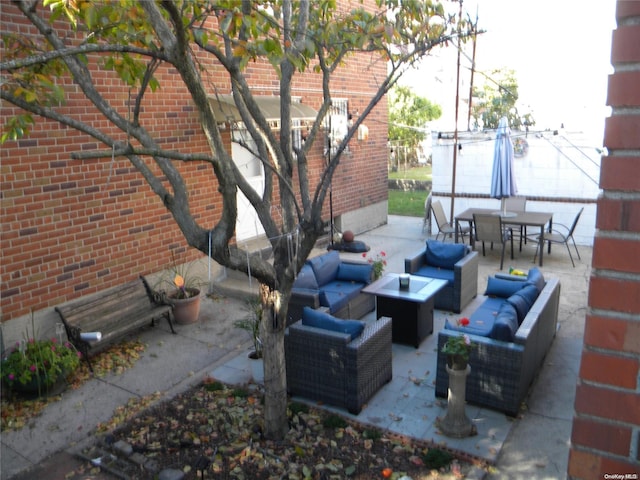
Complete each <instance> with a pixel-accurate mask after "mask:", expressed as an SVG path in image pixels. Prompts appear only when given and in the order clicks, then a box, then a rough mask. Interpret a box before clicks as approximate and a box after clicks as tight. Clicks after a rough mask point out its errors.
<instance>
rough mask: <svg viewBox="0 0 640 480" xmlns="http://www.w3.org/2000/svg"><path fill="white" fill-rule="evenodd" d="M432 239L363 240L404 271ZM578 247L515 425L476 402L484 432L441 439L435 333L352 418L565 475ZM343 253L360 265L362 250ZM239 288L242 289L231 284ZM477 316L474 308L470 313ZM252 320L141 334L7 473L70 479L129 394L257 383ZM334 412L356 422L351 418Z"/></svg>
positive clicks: (74, 395) (521, 469)
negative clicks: (131, 362)
mask: <svg viewBox="0 0 640 480" xmlns="http://www.w3.org/2000/svg"><path fill="white" fill-rule="evenodd" d="M426 238H428V235H427V233H426V232H423V231H422V219H419V218H415V217H398V216H390V217H389V219H388V224H387V225H384V226H382V227H379V228H376V229H375V230H372V231H371V232H367V233H364V234H361V235H358V236H357V240H361V241H364V242H365V243H367V244H368V245H369V246H370V247H371V250H370V251H369V256H375V255H376V254H377V253H379V252H381V251H384V252H385V254H386V259H387V267H386V271H387V272H402V271H403V267H404V258H405V257H406V256H407V255H408V254H410V253H413V252H415V251H417V250H420V249H422V248H424V247H423V246H424V240H425V239H426ZM579 249H580V254H581V256H582V259H581V260H580V261H577V262H576V267H575V268H573V267H572V266H571V262H570V260H569V257H568V254H567V252H566V250H563V249H562V248H561V247H559V246H556V247H554V250H553V251H552V253H551V255H545V264H544V266H543V267H542V270H543V273H544V275H546V276H547V275H548V276H552V275H553V276H559V277H560V278H561V284H562V290H561V298H560V314H559V319H558V321H559V325H560V329H559V331H558V334H557V336H556V339H555V341H554V343H553V345H552V347H551V350H550V352H549V354H548V356H547V358H546V359H545V362H544V365H543V368H542V369H541V371H540V374H539V377H538V378H537V379H536V380H535V383H534V385H533V388H532V389H531V393H530V396H529V397H528V399H527V401H526V407H525V408H524V409H523V410H522V411H521V414H520V415H519V416H518V418H515V419H514V418H510V417H507V416H505V415H503V414H501V413H499V412H495V411H492V410H487V409H482V408H478V407H474V406H471V405H467V410H466V411H467V415H468V416H469V418H471V419H472V420H473V421H474V423H475V424H476V426H477V428H478V435H477V436H474V437H469V438H466V439H461V440H455V439H450V438H447V437H444V436H443V435H441V434H440V433H438V431H437V430H436V428H435V427H434V421H435V419H436V418H437V417H438V416H443V415H444V413H445V407H446V401H445V400H442V399H436V398H435V397H434V393H433V392H434V388H433V381H434V375H435V351H434V350H435V341H436V335H431V336H430V337H427V339H425V340H424V341H423V343H422V345H421V346H420V348H419V349H415V348H413V347H408V346H402V345H393V380H392V381H391V382H390V383H389V384H388V385H386V386H385V387H384V388H383V389H382V390H380V391H379V392H378V393H377V394H376V395H375V396H374V397H373V398H372V399H371V401H370V402H369V404H368V405H367V406H366V407H365V408H364V409H363V410H362V412H361V413H360V414H359V415H358V416H357V417H354V418H355V419H356V420H357V421H359V422H363V423H370V424H372V425H376V426H379V427H381V428H385V429H388V430H391V431H395V432H398V433H401V434H403V435H409V436H412V437H415V438H419V439H423V440H426V441H430V442H435V443H440V444H446V445H447V446H448V447H450V448H453V449H456V450H460V451H462V452H466V453H468V454H470V455H472V456H474V457H480V458H484V459H487V460H488V461H490V462H492V463H494V465H495V468H494V469H493V470H492V472H491V473H489V474H488V475H487V476H486V477H485V478H487V479H491V480H496V479H540V480H542V479H559V478H565V477H566V469H567V461H568V452H569V441H570V436H571V427H572V418H573V403H574V395H575V384H576V380H577V373H578V368H579V363H580V354H581V348H582V336H583V331H584V317H585V314H586V305H587V288H588V282H589V276H590V265H591V248H588V247H579ZM319 251H321V250H319ZM533 253H534V252H533V247H532V246H531V245H527V246H525V247H524V248H523V251H522V252H518V251H516V252H515V259H514V260H510V259H508V258H506V259H505V268H504V270H508V268H509V266H513V267H514V268H519V269H524V270H527V269H529V268H530V267H531V266H533V263H532V260H533ZM341 255H342V256H344V257H351V258H360V259H362V254H353V253H342V254H341ZM507 255H508V253H507ZM499 261H500V259H499V251H498V250H493V251H491V250H489V249H487V256H486V257H483V256H482V254H480V271H479V278H478V290H479V293H482V292H483V291H484V288H485V285H486V278H487V276H489V275H492V274H495V273H497V272H498V271H499ZM234 282H236V283H243V284H244V285H237V286H234V285H232V284H233V283H234ZM247 283H248V282H247V280H246V279H245V280H244V281H238V280H235V281H233V280H229V281H227V282H225V288H232V289H234V290H238V289H240V290H242V289H243V288H246V287H247V285H246V284H247ZM229 284H231V286H230V287H229ZM253 287H254V288H255V282H254V285H253ZM476 301H477V300H476ZM476 301H474V302H476ZM473 308H474V307H473V303H472V305H470V306H469V307H467V309H473ZM464 313H465V312H463V313H462V314H460V315H453V314H451V313H447V312H441V311H436V315H435V324H434V333H436V332H437V331H438V330H440V329H441V328H442V326H443V323H444V319H445V318H446V317H447V316H452V317H453V318H459V317H460V316H464ZM245 315H246V312H245V311H244V310H243V302H242V300H240V299H238V298H233V297H226V296H217V297H214V298H213V299H210V298H207V299H206V300H205V301H204V302H203V306H202V310H201V315H200V321H199V322H198V323H197V324H194V325H180V326H178V328H177V330H178V334H177V335H171V334H170V333H169V329H168V326H167V325H166V323H161V324H160V325H159V326H158V327H156V328H153V329H148V330H145V331H143V332H142V333H141V334H140V335H139V338H140V339H141V340H142V341H143V342H145V343H146V344H147V350H146V351H145V354H144V355H143V357H142V358H141V359H140V360H139V361H138V363H137V364H136V365H135V367H134V368H133V369H131V370H129V371H127V372H125V373H124V374H122V375H117V376H115V375H114V376H109V377H105V378H101V379H93V380H91V381H89V382H86V383H85V384H84V385H82V386H81V387H80V388H79V389H77V390H71V391H68V392H66V393H65V394H64V395H63V397H62V399H61V400H60V401H59V402H56V403H55V404H54V405H52V406H50V407H49V408H47V409H45V411H44V412H43V413H42V415H40V416H39V417H38V418H36V419H34V420H33V421H32V422H31V424H30V425H29V426H28V427H26V428H23V429H22V430H20V431H17V432H3V433H2V437H1V446H2V450H1V456H0V463H1V474H0V477H1V478H3V479H5V478H6V479H9V478H14V479H20V480H21V479H27V478H48V479H51V480H56V479H57V478H64V476H59V477H58V476H55V474H54V472H55V467H56V466H57V467H59V468H60V472H61V475H62V473H63V470H65V469H66V471H68V470H69V465H68V464H69V462H71V461H72V457H71V456H70V455H69V454H68V451H69V450H70V449H72V448H77V445H79V444H82V443H86V442H90V441H91V439H92V432H93V430H94V428H95V426H96V425H97V424H98V423H99V422H105V421H107V420H108V419H109V418H110V417H111V416H112V415H113V412H114V409H115V408H116V407H118V406H120V405H124V404H125V403H126V402H127V401H128V400H129V399H131V398H141V397H143V396H146V395H150V394H152V393H153V392H161V398H163V399H165V398H171V397H172V396H174V395H175V394H177V393H179V392H181V391H183V390H185V389H186V388H188V387H189V386H191V385H193V384H196V383H198V382H199V381H201V380H202V378H203V377H204V376H206V375H210V376H214V377H216V378H218V379H219V380H221V381H225V382H229V383H244V382H246V381H248V379H249V378H250V377H251V375H252V374H251V367H250V364H249V360H248V358H247V353H248V351H249V349H250V339H249V337H248V334H247V333H246V332H244V331H242V330H239V329H237V328H235V327H234V326H233V322H234V320H235V319H238V318H242V317H243V316H245ZM372 316H373V315H372V314H371V317H372ZM324 408H332V407H324ZM336 411H339V412H340V413H341V414H344V415H346V416H349V414H348V413H347V412H346V410H339V409H336ZM38 472H40V473H42V472H46V476H45V477H34V476H33V475H38ZM92 478H99V477H92ZM100 478H110V477H108V476H105V477H100Z"/></svg>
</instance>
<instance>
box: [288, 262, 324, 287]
mask: <svg viewBox="0 0 640 480" xmlns="http://www.w3.org/2000/svg"><path fill="white" fill-rule="evenodd" d="M293 288H308V289H309V290H317V289H318V282H317V281H316V275H315V274H314V273H313V269H312V268H311V265H308V264H305V265H303V266H302V268H301V269H300V273H298V276H297V277H296V281H295V282H293Z"/></svg>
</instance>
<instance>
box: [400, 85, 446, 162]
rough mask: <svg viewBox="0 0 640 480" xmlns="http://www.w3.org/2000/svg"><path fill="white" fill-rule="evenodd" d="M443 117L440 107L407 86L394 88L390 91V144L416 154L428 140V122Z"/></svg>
mask: <svg viewBox="0 0 640 480" xmlns="http://www.w3.org/2000/svg"><path fill="white" fill-rule="evenodd" d="M441 115H442V109H441V108H440V105H437V104H434V103H431V102H430V101H429V100H428V99H426V98H424V97H421V96H419V95H416V94H415V93H414V92H413V91H412V90H411V88H409V87H407V86H401V85H396V86H394V87H393V88H392V89H391V90H390V91H389V142H390V143H391V145H401V146H403V147H407V148H408V149H409V150H410V151H411V152H412V154H415V153H416V149H417V148H418V146H419V145H420V143H421V142H422V141H424V140H425V139H426V138H427V134H428V132H427V131H426V124H427V122H429V121H431V120H435V119H437V118H440V116H441Z"/></svg>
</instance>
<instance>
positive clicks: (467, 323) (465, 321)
mask: <svg viewBox="0 0 640 480" xmlns="http://www.w3.org/2000/svg"><path fill="white" fill-rule="evenodd" d="M459 323H460V325H462V326H463V327H466V326H467V325H469V319H468V318H467V317H463V318H461V319H460V322H459Z"/></svg>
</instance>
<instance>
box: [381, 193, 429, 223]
mask: <svg viewBox="0 0 640 480" xmlns="http://www.w3.org/2000/svg"><path fill="white" fill-rule="evenodd" d="M428 194H429V192H427V191H426V190H420V191H411V192H402V191H399V190H389V208H388V211H389V215H404V216H407V217H420V218H422V217H423V216H424V202H425V200H426V199H427V195H428Z"/></svg>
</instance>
